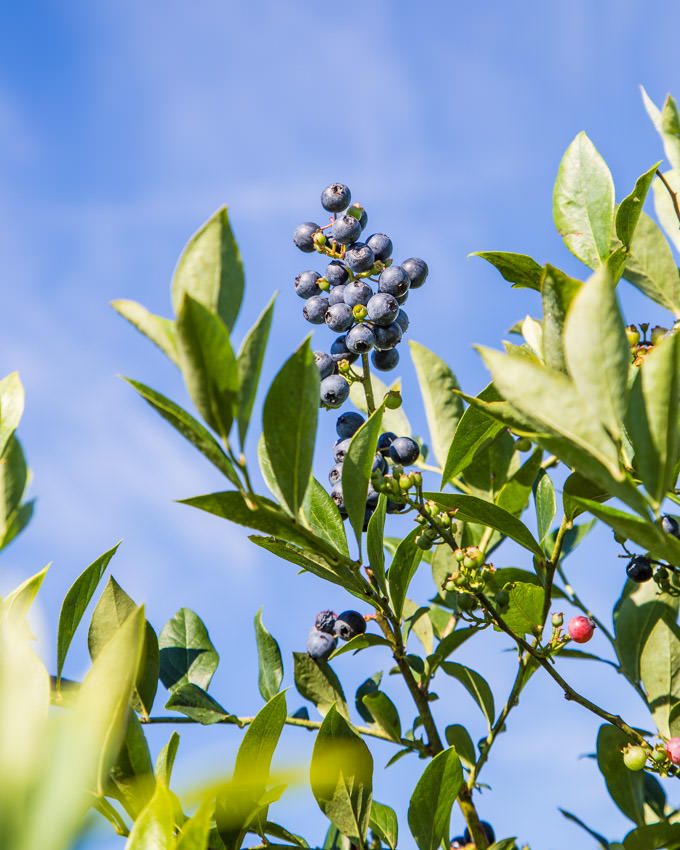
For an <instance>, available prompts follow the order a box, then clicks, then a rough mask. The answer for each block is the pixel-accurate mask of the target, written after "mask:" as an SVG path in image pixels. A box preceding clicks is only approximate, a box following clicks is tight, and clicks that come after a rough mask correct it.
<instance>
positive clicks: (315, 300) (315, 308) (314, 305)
mask: <svg viewBox="0 0 680 850" xmlns="http://www.w3.org/2000/svg"><path fill="white" fill-rule="evenodd" d="M326 310H328V298H324V297H323V296H322V295H312V297H311V298H308V299H307V300H306V301H305V306H304V307H303V308H302V315H303V316H304V317H305V319H307V321H308V322H311V323H312V324H313V325H322V324H323V323H324V319H325V316H326Z"/></svg>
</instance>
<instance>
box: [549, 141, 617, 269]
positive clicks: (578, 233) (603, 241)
mask: <svg viewBox="0 0 680 850" xmlns="http://www.w3.org/2000/svg"><path fill="white" fill-rule="evenodd" d="M553 217H554V219H555V227H557V230H558V231H559V233H560V234H561V236H562V237H563V238H564V242H565V245H566V246H567V248H569V250H570V251H571V252H572V254H575V255H576V256H577V257H578V258H579V260H581V261H582V262H584V263H585V264H586V265H587V266H590V268H596V267H597V266H599V265H600V263H601V262H602V261H604V260H605V259H606V258H607V255H608V254H609V248H610V245H611V237H612V232H613V229H614V182H613V180H612V176H611V173H610V171H609V169H608V168H607V164H606V163H605V161H604V160H603V159H602V157H601V156H600V154H599V153H598V152H597V150H596V148H595V146H594V145H593V143H592V142H591V141H590V139H589V138H588V136H586V134H585V133H583V132H581V133H579V134H578V136H576V138H575V139H574V141H573V142H572V143H571V145H569V147H568V148H567V151H566V153H565V154H564V157H563V159H562V162H561V163H560V167H559V171H558V173H557V180H556V181H555V190H554V193H553Z"/></svg>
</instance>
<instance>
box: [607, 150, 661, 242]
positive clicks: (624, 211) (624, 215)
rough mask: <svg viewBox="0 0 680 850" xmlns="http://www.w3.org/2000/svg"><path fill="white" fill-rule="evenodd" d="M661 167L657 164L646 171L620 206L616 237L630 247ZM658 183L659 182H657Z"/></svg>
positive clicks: (617, 216)
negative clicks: (646, 199) (653, 182)
mask: <svg viewBox="0 0 680 850" xmlns="http://www.w3.org/2000/svg"><path fill="white" fill-rule="evenodd" d="M660 165H661V163H660V162H657V163H656V164H655V165H653V166H652V167H651V168H650V169H649V170H648V171H645V173H644V174H642V175H641V176H640V177H638V179H637V180H636V181H635V188H634V189H633V191H632V192H631V193H630V195H628V196H627V197H625V198H624V199H623V200H622V201H621V203H620V204H619V208H618V210H617V211H616V235H617V236H618V237H619V239H620V240H621V241H622V242H623V244H624V245H625V246H626V247H628V246H630V243H631V240H632V238H633V235H634V233H635V228H636V227H637V223H638V221H639V219H640V213H641V212H642V207H643V206H644V203H645V198H646V197H647V192H649V187H650V186H651V185H652V180H654V175H655V174H656V169H657V168H658V167H659V166H660ZM657 182H658V181H657Z"/></svg>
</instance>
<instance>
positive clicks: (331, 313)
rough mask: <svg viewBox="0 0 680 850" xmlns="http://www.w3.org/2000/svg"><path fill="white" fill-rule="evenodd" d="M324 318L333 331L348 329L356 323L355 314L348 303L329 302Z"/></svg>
mask: <svg viewBox="0 0 680 850" xmlns="http://www.w3.org/2000/svg"><path fill="white" fill-rule="evenodd" d="M324 320H325V322H326V324H327V325H328V327H329V328H330V329H331V330H332V331H336V332H340V331H346V330H349V329H350V328H351V327H352V325H353V324H354V314H353V313H352V308H351V307H348V306H347V304H344V303H343V304H329V306H328V310H326V313H325V316H324Z"/></svg>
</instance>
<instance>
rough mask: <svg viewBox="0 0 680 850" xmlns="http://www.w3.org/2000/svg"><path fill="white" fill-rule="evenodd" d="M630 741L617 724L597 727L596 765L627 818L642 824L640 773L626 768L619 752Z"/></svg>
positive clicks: (641, 779)
mask: <svg viewBox="0 0 680 850" xmlns="http://www.w3.org/2000/svg"><path fill="white" fill-rule="evenodd" d="M629 740H630V739H629V738H628V736H627V735H626V734H625V733H624V732H622V731H621V730H620V729H617V728H616V726H610V725H609V724H605V725H603V726H600V731H599V732H598V735H597V766H598V767H599V768H600V772H601V773H602V775H603V776H604V780H605V782H606V784H607V790H608V791H609V794H610V795H611V798H612V800H613V801H614V802H615V803H616V805H617V806H618V807H619V809H620V810H621V811H622V812H623V814H624V815H626V817H629V818H630V819H631V820H632V821H634V822H635V823H637V824H639V825H640V826H642V825H643V824H644V822H645V816H644V790H643V778H642V772H637V773H636V772H634V771H632V770H628V768H627V767H626V766H625V765H624V763H623V757H622V755H621V750H622V749H623V747H624V746H625V745H626V744H627V743H628V742H629Z"/></svg>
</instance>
